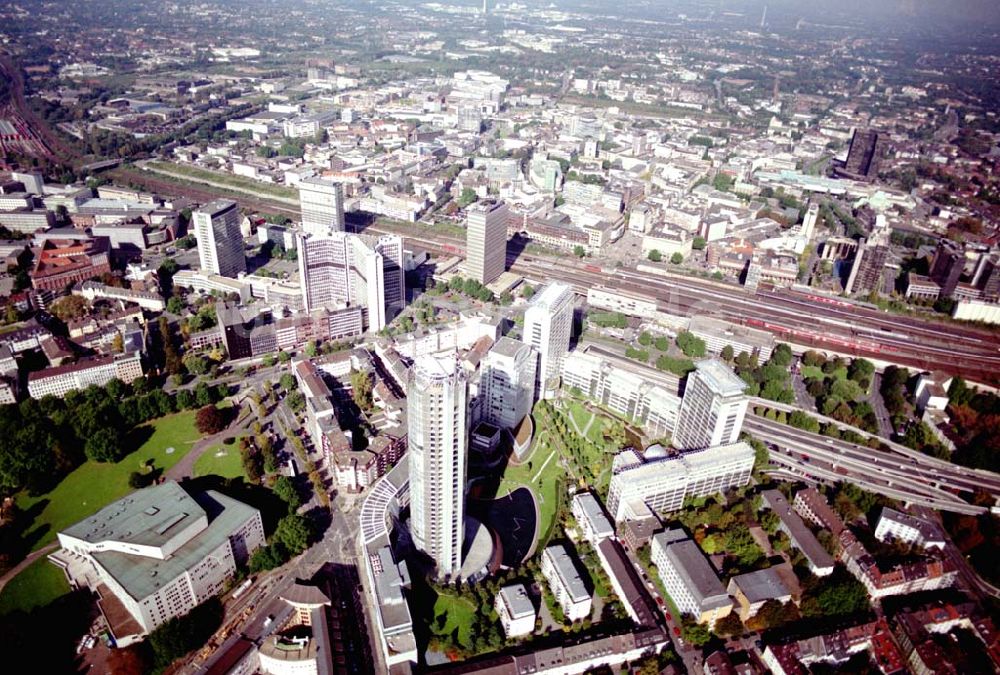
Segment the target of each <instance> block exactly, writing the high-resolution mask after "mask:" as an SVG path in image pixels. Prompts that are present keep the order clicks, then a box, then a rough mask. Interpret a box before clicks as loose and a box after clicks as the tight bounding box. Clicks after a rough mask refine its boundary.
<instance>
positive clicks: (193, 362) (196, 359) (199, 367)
mask: <svg viewBox="0 0 1000 675" xmlns="http://www.w3.org/2000/svg"><path fill="white" fill-rule="evenodd" d="M184 367H185V368H187V371H188V372H189V373H191V374H192V375H204V374H205V373H207V372H208V369H209V365H208V360H207V359H205V357H203V356H199V355H198V354H189V355H188V356H186V357H185V358H184Z"/></svg>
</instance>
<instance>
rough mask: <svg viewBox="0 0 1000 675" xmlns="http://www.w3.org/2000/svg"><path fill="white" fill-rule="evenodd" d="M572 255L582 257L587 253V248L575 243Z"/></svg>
mask: <svg viewBox="0 0 1000 675" xmlns="http://www.w3.org/2000/svg"><path fill="white" fill-rule="evenodd" d="M573 255H575V256H576V257H577V258H583V257H585V256H586V255H587V250H586V249H585V248H584V247H583V246H580V245H579V244H577V245H576V246H574V247H573Z"/></svg>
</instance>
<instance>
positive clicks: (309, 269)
mask: <svg viewBox="0 0 1000 675" xmlns="http://www.w3.org/2000/svg"><path fill="white" fill-rule="evenodd" d="M298 249H299V258H298V259H299V277H300V284H301V287H302V300H303V305H304V307H305V309H306V311H312V310H313V309H318V308H321V307H335V306H343V305H352V306H358V307H364V308H366V309H367V312H366V314H367V319H366V320H367V327H368V330H373V331H377V330H381V329H382V328H384V327H385V325H386V323H387V322H388V320H389V319H390V318H391V315H392V314H394V313H396V312H398V311H400V310H402V309H403V306H404V304H405V294H406V287H405V281H404V277H403V267H402V257H403V242H402V239H401V238H400V237H399V236H397V235H385V236H382V237H378V238H372V237H366V236H362V235H357V234H349V233H346V232H333V233H329V234H314V235H300V236H299V239H298Z"/></svg>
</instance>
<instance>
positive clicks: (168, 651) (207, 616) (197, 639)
mask: <svg viewBox="0 0 1000 675" xmlns="http://www.w3.org/2000/svg"><path fill="white" fill-rule="evenodd" d="M222 619H223V608H222V603H221V602H220V601H219V599H218V598H217V597H212V598H209V599H208V600H206V601H205V602H203V603H202V604H200V605H198V606H197V607H195V608H194V609H192V610H191V611H190V612H188V613H187V614H185V615H184V616H178V617H175V618H173V619H170V620H169V621H167V622H166V623H164V624H162V625H160V626H159V627H157V629H156V630H154V631H153V632H152V633H150V634H149V639H148V642H149V647H150V649H151V650H152V652H153V663H154V665H155V666H156V668H157V669H160V670H162V669H164V668H166V667H167V666H169V665H170V664H171V663H173V662H174V661H176V660H177V659H179V658H181V657H182V656H184V655H186V654H188V653H189V652H191V651H193V650H195V649H198V648H199V647H202V646H204V645H205V644H206V643H207V642H208V639H209V638H210V637H211V636H212V634H214V633H215V631H216V630H218V628H219V626H221V625H222Z"/></svg>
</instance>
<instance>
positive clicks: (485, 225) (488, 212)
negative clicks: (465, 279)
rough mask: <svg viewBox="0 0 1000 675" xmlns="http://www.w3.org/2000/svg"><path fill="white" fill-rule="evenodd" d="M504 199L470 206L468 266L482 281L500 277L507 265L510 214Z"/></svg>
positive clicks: (475, 276)
mask: <svg viewBox="0 0 1000 675" xmlns="http://www.w3.org/2000/svg"><path fill="white" fill-rule="evenodd" d="M508 214H509V211H508V210H507V205H506V204H504V203H503V202H476V203H475V204H472V205H471V206H469V207H468V209H466V220H465V237H466V239H465V243H466V260H465V267H466V272H467V273H468V275H469V277H471V278H473V279H475V280H476V281H478V282H479V283H481V284H489V283H492V282H494V281H496V280H497V278H499V276H500V275H501V274H503V272H504V270H505V269H506V268H507V218H508Z"/></svg>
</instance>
